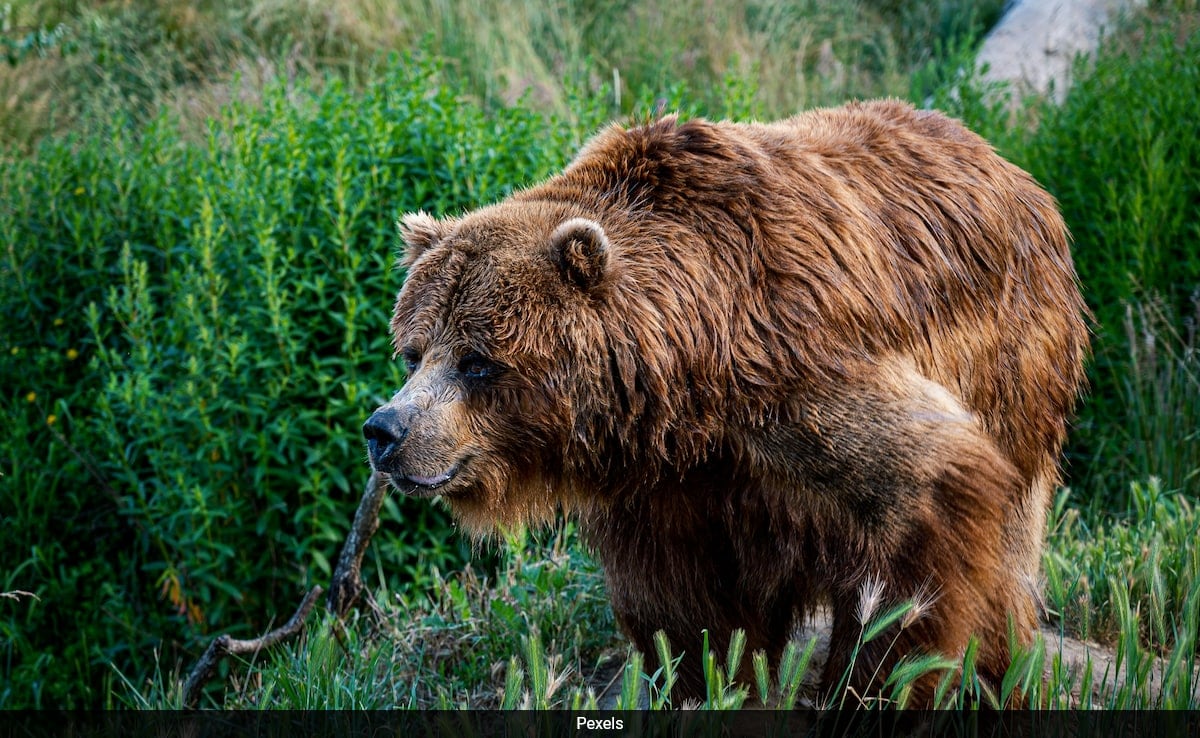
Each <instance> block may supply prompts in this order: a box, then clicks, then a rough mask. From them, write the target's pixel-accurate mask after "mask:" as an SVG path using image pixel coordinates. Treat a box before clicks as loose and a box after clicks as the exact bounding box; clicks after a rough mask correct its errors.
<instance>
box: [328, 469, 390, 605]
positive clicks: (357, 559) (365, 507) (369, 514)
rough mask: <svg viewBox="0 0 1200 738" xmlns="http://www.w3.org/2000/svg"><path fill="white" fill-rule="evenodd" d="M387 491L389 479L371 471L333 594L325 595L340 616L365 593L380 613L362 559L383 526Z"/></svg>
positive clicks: (331, 589)
mask: <svg viewBox="0 0 1200 738" xmlns="http://www.w3.org/2000/svg"><path fill="white" fill-rule="evenodd" d="M386 495H387V482H386V481H384V480H383V478H381V477H380V476H379V474H377V473H376V472H374V471H372V472H371V478H370V479H368V480H367V485H366V488H365V489H364V490H363V497H362V502H360V503H359V504H358V511H357V512H356V513H355V514H354V524H353V525H352V526H351V528H350V533H349V534H347V535H346V543H345V545H344V546H342V554H341V556H340V557H339V558H338V564H337V568H336V569H334V571H333V579H332V581H330V583H329V595H328V596H327V597H326V598H325V608H326V609H327V610H329V611H330V612H332V613H333V614H334V615H336V616H337V617H338V618H339V619H340V618H342V617H345V615H346V613H347V612H349V611H350V608H351V607H353V606H354V603H355V602H357V601H358V599H359V598H360V597H365V599H366V602H367V605H368V607H370V609H371V611H372V612H374V613H375V614H377V615H378V614H379V607H378V605H376V603H375V600H374V598H373V597H372V596H371V592H370V591H369V590H366V589H364V588H363V584H362V562H363V555H364V554H365V553H366V551H367V546H368V545H369V544H370V543H371V536H373V535H375V531H376V530H378V529H379V508H380V507H381V506H382V505H383V498H384V497H385V496H386Z"/></svg>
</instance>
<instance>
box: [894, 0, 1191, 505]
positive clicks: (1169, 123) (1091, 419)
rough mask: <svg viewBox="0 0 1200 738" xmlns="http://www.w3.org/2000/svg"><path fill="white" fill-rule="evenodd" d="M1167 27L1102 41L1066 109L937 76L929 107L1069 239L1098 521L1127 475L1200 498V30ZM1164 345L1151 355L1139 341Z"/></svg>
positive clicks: (1123, 489)
mask: <svg viewBox="0 0 1200 738" xmlns="http://www.w3.org/2000/svg"><path fill="white" fill-rule="evenodd" d="M1167 17H1173V16H1169V15H1168V16H1167ZM1168 25H1171V23H1170V22H1167V23H1163V22H1161V20H1160V22H1159V23H1152V22H1150V21H1146V22H1145V23H1144V24H1143V25H1140V26H1138V27H1136V28H1135V29H1134V31H1133V32H1131V33H1125V34H1122V35H1119V36H1115V37H1113V38H1111V39H1109V40H1108V41H1107V42H1106V43H1105V44H1104V45H1103V46H1102V48H1101V49H1100V51H1099V52H1098V54H1097V55H1096V56H1095V58H1093V59H1087V60H1081V62H1080V63H1079V64H1077V65H1076V67H1075V80H1074V84H1073V86H1072V88H1071V90H1070V91H1069V93H1068V95H1067V97H1066V100H1065V101H1064V103H1063V104H1062V105H1060V106H1056V105H1052V104H1047V103H1046V102H1045V101H1025V103H1024V105H1023V106H1021V107H1019V108H1018V109H1017V110H1015V111H1014V110H1012V109H1011V108H1010V107H1009V106H1007V105H1006V104H1005V103H1006V101H1005V100H1004V99H1003V98H1002V97H998V96H997V95H996V94H995V92H996V91H995V90H994V89H993V90H987V89H984V88H982V87H981V86H980V85H979V84H978V81H977V80H975V79H973V78H971V77H970V75H967V77H966V78H965V79H964V78H963V77H962V76H961V75H947V74H946V73H945V71H944V68H943V70H942V72H941V76H940V77H939V78H937V81H938V82H939V83H940V86H939V88H938V90H937V92H936V93H935V94H934V95H933V101H934V103H935V105H937V106H938V107H942V108H945V109H948V110H951V111H953V112H954V113H955V114H957V115H959V116H961V117H962V118H963V119H964V120H965V121H966V122H967V123H968V125H970V126H971V127H972V128H974V129H975V130H976V131H979V132H980V133H981V134H982V135H984V136H985V137H987V138H988V139H989V140H991V141H993V142H994V143H995V144H996V145H997V147H998V148H999V150H1000V153H1001V154H1003V155H1004V156H1005V157H1006V158H1008V159H1010V160H1011V161H1013V162H1014V163H1016V164H1017V165H1019V166H1021V167H1023V168H1025V169H1026V170H1028V171H1029V172H1030V173H1031V174H1033V176H1034V177H1035V178H1036V179H1037V180H1038V181H1039V182H1041V183H1042V185H1043V186H1045V187H1046V189H1047V190H1049V191H1050V192H1051V194H1053V195H1054V196H1055V197H1056V198H1057V199H1058V201H1059V204H1060V206H1061V208H1062V212H1063V216H1064V218H1065V219H1066V221H1067V226H1068V227H1069V228H1070V230H1071V233H1072V236H1073V238H1074V246H1073V253H1074V257H1075V264H1076V267H1077V269H1078V271H1079V277H1080V281H1081V283H1082V286H1083V291H1084V296H1085V297H1086V299H1087V302H1088V304H1089V306H1090V307H1091V308H1092V310H1093V311H1094V313H1095V318H1096V323H1095V335H1094V339H1093V351H1094V358H1093V361H1092V363H1091V366H1090V372H1089V376H1090V380H1091V381H1090V385H1091V386H1090V389H1089V392H1088V397H1087V402H1086V403H1084V404H1083V406H1082V411H1081V413H1080V418H1079V422H1078V424H1077V429H1076V432H1075V433H1074V435H1073V437H1072V444H1071V447H1070V449H1069V450H1068V457H1069V461H1070V464H1069V468H1068V472H1069V474H1070V475H1071V477H1072V480H1071V481H1072V486H1073V487H1074V489H1076V490H1077V491H1078V492H1080V493H1082V494H1083V495H1084V496H1085V497H1086V498H1087V501H1088V503H1089V504H1091V505H1093V506H1095V507H1096V508H1097V509H1099V510H1119V511H1124V510H1129V509H1132V501H1131V499H1130V497H1129V489H1130V488H1129V486H1128V481H1129V478H1130V476H1129V475H1130V473H1132V474H1133V478H1136V479H1145V478H1147V477H1148V476H1151V475H1156V476H1159V477H1161V478H1162V480H1163V482H1164V483H1165V484H1167V485H1168V488H1169V489H1172V490H1176V491H1183V492H1186V493H1188V494H1189V495H1191V496H1193V497H1196V496H1198V495H1200V475H1197V474H1196V472H1197V470H1198V469H1200V452H1198V451H1197V450H1196V449H1197V445H1196V434H1195V433H1194V432H1193V431H1194V429H1192V430H1189V429H1188V423H1189V418H1190V417H1192V416H1194V415H1195V414H1196V413H1197V410H1196V408H1197V407H1198V406H1200V405H1198V404H1197V402H1198V400H1200V393H1198V392H1197V385H1196V379H1197V377H1198V376H1200V375H1198V374H1197V373H1196V359H1195V353H1194V350H1193V348H1194V334H1195V322H1194V321H1195V317H1196V307H1195V305H1194V304H1193V296H1194V294H1196V291H1197V289H1198V288H1200V137H1198V136H1197V135H1196V121H1197V120H1200V96H1198V95H1196V94H1195V90H1196V89H1198V88H1200V33H1197V32H1195V31H1193V32H1191V33H1190V34H1179V33H1176V30H1177V29H1176V28H1174V27H1171V28H1168V27H1167V26H1168ZM1185 25H1186V24H1185ZM925 76H926V77H928V76H929V75H925ZM923 81H924V82H925V83H926V87H925V88H923V87H920V86H915V89H914V92H919V91H921V90H923V89H926V88H927V87H928V83H929V81H930V80H929V79H924V80H923ZM1129 313H1131V314H1132V315H1133V316H1134V319H1132V320H1131V319H1129V318H1127V314H1129ZM1156 340H1157V342H1158V343H1157V345H1158V347H1159V350H1158V352H1157V353H1154V352H1153V351H1151V352H1147V351H1146V350H1145V349H1144V348H1141V349H1139V347H1138V346H1137V345H1136V344H1138V343H1142V342H1145V341H1151V342H1154V341H1156ZM1164 413H1165V414H1164Z"/></svg>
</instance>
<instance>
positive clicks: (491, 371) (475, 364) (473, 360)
mask: <svg viewBox="0 0 1200 738" xmlns="http://www.w3.org/2000/svg"><path fill="white" fill-rule="evenodd" d="M499 371H500V367H499V366H498V365H497V364H496V363H495V362H494V361H492V360H491V359H488V358H487V357H486V356H484V355H483V354H481V353H479V352H477V351H472V352H471V353H469V354H467V355H466V356H464V357H462V359H461V360H460V361H459V362H458V372H459V374H462V375H463V376H464V377H466V378H467V379H489V378H491V377H494V376H495V375H496V374H498V373H499Z"/></svg>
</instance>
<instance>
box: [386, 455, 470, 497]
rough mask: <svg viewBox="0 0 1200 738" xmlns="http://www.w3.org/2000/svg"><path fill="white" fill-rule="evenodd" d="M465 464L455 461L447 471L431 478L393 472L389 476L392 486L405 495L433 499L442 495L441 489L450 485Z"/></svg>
mask: <svg viewBox="0 0 1200 738" xmlns="http://www.w3.org/2000/svg"><path fill="white" fill-rule="evenodd" d="M464 463H465V462H462V461H456V462H455V463H454V464H453V465H451V466H450V468H449V469H446V470H445V471H443V472H441V473H440V474H435V475H433V476H428V477H427V476H422V475H418V474H404V473H402V472H395V473H392V474H391V475H390V477H391V483H392V486H393V487H395V488H396V489H398V490H400V491H401V492H403V493H404V494H406V495H411V496H413V497H434V496H436V495H438V494H441V493H442V488H444V487H445V486H446V485H448V484H450V483H451V482H452V481H454V480H455V479H456V478H458V476H459V473H460V472H461V471H462V468H463V464H464Z"/></svg>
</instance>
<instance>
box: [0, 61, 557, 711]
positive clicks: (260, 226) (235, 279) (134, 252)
mask: <svg viewBox="0 0 1200 738" xmlns="http://www.w3.org/2000/svg"><path fill="white" fill-rule="evenodd" d="M577 145H578V141H577V140H575V139H573V138H571V137H570V132H569V131H567V130H565V129H563V128H561V127H554V126H549V125H547V124H546V122H545V121H544V120H543V118H542V117H541V116H540V115H539V114H537V113H534V112H531V111H529V110H527V109H525V108H521V107H513V108H502V109H498V110H495V111H492V112H490V113H487V114H485V113H484V112H483V111H482V110H481V109H480V108H479V107H477V106H473V105H471V104H469V103H465V102H463V101H461V100H459V99H457V98H456V96H455V95H454V94H453V92H452V91H451V90H450V88H449V87H448V86H446V85H445V84H443V83H442V81H441V78H440V70H439V68H438V67H437V66H436V65H434V64H432V63H429V62H426V61H422V60H420V59H417V58H414V57H409V56H405V57H396V58H394V59H393V60H392V61H391V62H390V63H389V64H388V65H387V67H386V69H385V71H384V72H383V74H382V75H381V76H380V77H379V78H378V79H377V80H376V81H374V82H373V83H372V84H370V85H369V86H367V87H366V88H364V89H362V90H356V91H354V92H350V91H349V90H347V89H346V88H345V87H344V86H342V85H341V84H339V83H337V82H331V83H329V84H327V85H325V86H324V87H323V89H322V90H321V91H320V92H319V93H315V94H314V93H311V92H309V91H306V90H303V89H300V90H292V91H289V90H287V89H285V88H284V87H282V86H279V87H277V88H275V89H272V90H270V91H269V92H268V93H267V95H266V96H265V98H264V100H263V104H262V105H261V106H255V107H247V106H235V107H233V108H232V109H230V110H228V111H227V114H226V115H225V116H224V117H223V118H222V119H221V120H220V121H219V122H214V123H213V124H212V125H211V127H210V128H209V132H208V138H207V140H206V142H205V143H204V144H203V145H190V144H187V143H184V142H182V141H180V139H179V135H178V132H177V129H176V128H175V126H174V122H173V121H172V120H170V119H168V118H165V117H160V118H158V119H156V120H154V121H152V122H150V123H149V125H147V126H145V127H133V126H129V125H125V124H123V123H122V122H117V123H115V124H114V125H113V126H112V127H111V129H109V130H108V131H107V133H106V135H103V136H89V137H87V138H70V137H68V138H62V139H50V140H47V141H45V142H44V143H43V144H42V145H41V146H40V147H39V149H38V150H37V153H36V156H34V157H31V158H28V159H24V158H14V159H12V160H10V161H8V162H6V163H5V165H4V176H3V177H2V178H0V179H2V180H3V182H2V183H0V188H2V190H0V193H2V194H0V202H3V206H2V207H0V243H3V244H5V253H4V255H3V256H4V259H3V266H2V267H0V270H2V275H0V314H2V315H4V320H5V330H4V335H3V345H2V346H0V351H3V360H2V361H0V386H2V387H4V388H5V391H4V392H3V394H2V395H0V424H2V425H3V427H4V428H6V430H7V433H6V436H5V438H4V439H3V441H0V464H2V466H0V469H2V471H0V474H2V476H0V484H2V485H3V491H0V561H3V565H0V591H9V590H32V591H33V592H35V593H36V594H37V596H38V599H37V600H36V601H34V602H32V603H28V602H22V603H20V604H18V603H15V602H9V601H4V602H3V604H0V608H3V609H0V635H2V639H0V643H2V648H3V652H0V668H2V669H3V673H4V674H5V677H6V678H5V679H3V682H4V684H5V686H3V687H0V705H7V706H23V705H24V706H41V707H51V706H75V707H79V706H85V705H94V704H97V703H98V702H101V701H103V700H104V699H105V691H106V690H105V689H104V686H103V685H104V683H105V682H106V681H108V680H110V679H111V677H112V674H111V672H109V671H108V668H107V665H108V664H109V663H110V662H111V663H114V664H116V665H118V666H119V668H121V670H122V671H129V672H132V673H134V674H137V673H144V672H145V671H146V670H147V669H148V667H149V666H150V665H151V661H150V660H151V659H152V658H153V653H154V650H155V649H156V648H159V649H161V650H162V651H163V658H165V659H167V660H173V659H175V658H177V657H178V656H179V655H180V654H181V653H183V652H189V653H192V652H196V651H197V649H198V647H199V645H200V644H201V640H202V639H204V638H205V636H207V635H210V634H212V633H214V632H229V633H231V634H234V635H241V636H247V635H250V634H252V633H255V632H257V631H259V630H260V629H262V628H264V626H266V625H267V624H268V621H269V620H270V619H272V618H279V617H285V616H286V615H287V614H288V613H286V612H278V611H277V608H279V607H284V608H290V607H291V605H292V603H293V601H294V600H295V599H296V597H297V596H298V595H299V594H300V593H301V592H302V590H303V589H304V588H306V587H308V586H310V585H311V584H313V583H314V582H327V581H328V576H329V575H330V573H331V564H330V560H331V559H333V558H334V557H336V555H337V553H338V550H339V548H340V544H341V542H342V540H343V537H344V534H345V532H346V530H347V528H348V523H349V520H350V518H351V516H352V515H353V511H354V508H355V507H356V505H357V499H358V495H359V494H360V492H361V489H362V486H363V483H364V481H365V479H366V473H365V471H364V470H365V457H364V452H363V448H362V443H361V439H360V434H359V432H358V428H359V426H360V425H361V423H362V421H363V419H364V418H365V415H366V414H368V413H369V412H370V409H371V408H373V407H374V406H376V405H377V404H379V403H380V402H382V401H383V400H384V399H386V397H387V396H388V395H389V394H390V393H391V392H393V391H395V390H396V389H398V388H399V386H400V384H401V382H402V373H401V371H400V370H399V369H398V367H397V365H396V364H395V363H392V362H389V360H388V357H389V356H390V354H391V347H390V343H389V335H388V331H387V319H388V316H389V312H390V308H391V304H392V301H393V300H394V298H395V293H396V290H397V289H398V288H399V283H400V278H401V276H402V275H401V274H399V273H397V272H396V271H395V270H394V269H393V266H392V265H393V262H394V257H395V252H396V241H395V232H394V226H393V223H394V221H395V218H396V217H397V215H398V214H400V213H403V212H407V211H412V210H417V209H426V210H429V211H433V212H439V213H441V212H456V211H460V210H463V209H465V208H468V207H472V206H475V205H478V204H480V203H484V202H489V201H492V200H495V199H498V198H501V197H503V196H504V195H505V194H507V193H508V192H510V191H511V190H512V188H513V187H516V186H519V185H521V184H522V183H527V182H529V181H531V180H533V179H535V178H537V177H541V176H545V175H546V174H548V173H549V172H550V171H551V170H553V169H554V168H556V167H559V166H561V165H562V163H563V162H564V160H565V159H566V157H567V156H569V154H570V153H571V152H572V151H573V150H574V149H575V148H576V147H577ZM386 515H387V518H388V521H389V522H388V532H387V535H383V536H380V537H379V538H378V539H377V540H376V542H375V549H374V550H375V553H374V555H375V557H377V559H378V560H379V561H380V562H381V563H382V564H383V565H385V566H386V568H387V570H388V572H389V576H392V577H395V578H396V579H397V580H398V581H404V580H407V581H418V580H421V579H422V577H425V578H428V571H429V569H430V567H432V566H443V567H445V566H450V565H454V564H456V563H461V561H462V560H463V559H464V558H465V556H464V554H465V550H464V547H465V546H466V543H465V542H464V541H463V540H462V539H460V538H459V537H458V536H456V535H455V534H454V533H453V532H452V530H451V527H450V525H449V523H448V521H447V520H446V519H445V517H444V515H443V513H442V512H441V511H439V510H436V509H434V508H432V507H430V506H428V505H421V504H406V503H405V502H404V501H403V500H399V499H396V498H391V499H389V501H388V509H387V510H386ZM160 642H161V645H160ZM180 649H183V651H181V650H180ZM81 687H84V688H82V689H81ZM29 690H32V691H29Z"/></svg>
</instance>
